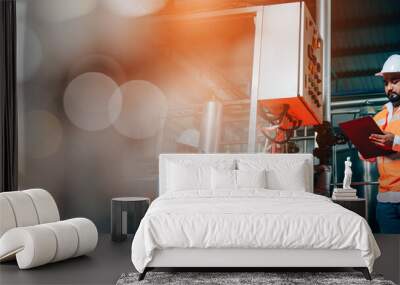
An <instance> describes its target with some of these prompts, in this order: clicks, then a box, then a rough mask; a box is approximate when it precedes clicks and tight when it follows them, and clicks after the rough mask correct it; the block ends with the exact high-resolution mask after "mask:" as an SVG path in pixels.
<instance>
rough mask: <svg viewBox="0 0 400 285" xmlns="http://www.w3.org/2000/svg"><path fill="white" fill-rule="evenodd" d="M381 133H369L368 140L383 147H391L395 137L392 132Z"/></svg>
mask: <svg viewBox="0 0 400 285" xmlns="http://www.w3.org/2000/svg"><path fill="white" fill-rule="evenodd" d="M383 133H384V134H383V135H378V134H371V135H370V136H369V139H370V141H371V142H373V143H374V144H376V145H378V146H380V147H382V148H384V149H392V147H393V141H394V137H395V136H394V134H392V133H389V132H383Z"/></svg>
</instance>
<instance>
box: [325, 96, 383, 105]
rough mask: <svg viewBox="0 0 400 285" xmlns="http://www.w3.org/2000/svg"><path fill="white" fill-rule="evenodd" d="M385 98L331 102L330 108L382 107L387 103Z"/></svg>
mask: <svg viewBox="0 0 400 285" xmlns="http://www.w3.org/2000/svg"><path fill="white" fill-rule="evenodd" d="M387 100H388V99H387V98H386V97H382V98H373V99H356V100H348V101H336V102H332V103H331V106H332V108H349V107H357V106H364V105H383V104H385V103H386V102H387Z"/></svg>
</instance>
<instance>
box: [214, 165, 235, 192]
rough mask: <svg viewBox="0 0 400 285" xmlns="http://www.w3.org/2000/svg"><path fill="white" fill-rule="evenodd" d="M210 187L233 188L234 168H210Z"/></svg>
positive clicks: (215, 188)
mask: <svg viewBox="0 0 400 285" xmlns="http://www.w3.org/2000/svg"><path fill="white" fill-rule="evenodd" d="M211 188H212V189H213V190H218V189H225V190H227V189H228V190H235V189H236V170H232V169H216V168H212V170H211Z"/></svg>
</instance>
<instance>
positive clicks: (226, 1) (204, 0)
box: [160, 0, 315, 16]
mask: <svg viewBox="0 0 400 285" xmlns="http://www.w3.org/2000/svg"><path fill="white" fill-rule="evenodd" d="M291 2H298V0H171V1H169V4H168V5H167V6H166V7H165V8H164V9H163V10H162V11H161V12H160V14H182V13H197V12H205V11H213V10H224V9H234V8H243V7H250V6H263V5H271V4H283V3H291ZM306 3H307V6H308V8H309V9H310V11H311V14H312V15H313V16H314V15H315V0H306Z"/></svg>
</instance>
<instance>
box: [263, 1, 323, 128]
mask: <svg viewBox="0 0 400 285" xmlns="http://www.w3.org/2000/svg"><path fill="white" fill-rule="evenodd" d="M262 20H263V21H262V32H261V56H260V62H259V75H258V76H259V80H258V81H259V83H258V84H259V85H258V100H259V104H262V105H264V106H266V107H268V109H269V110H270V111H271V112H272V113H274V111H275V110H276V112H277V113H279V112H280V110H282V106H283V105H286V106H289V111H288V113H289V114H290V115H291V116H292V117H293V118H295V119H296V120H299V121H301V124H302V125H308V126H309V125H317V124H321V123H322V119H323V116H322V111H323V96H322V94H323V92H322V91H323V85H322V84H323V82H322V81H323V74H322V45H323V43H322V40H321V38H320V36H319V31H318V28H317V25H316V24H315V22H314V19H313V18H312V16H311V13H310V12H309V10H308V8H307V6H306V5H305V3H304V2H294V3H285V4H275V5H268V6H264V7H263V19H262Z"/></svg>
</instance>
